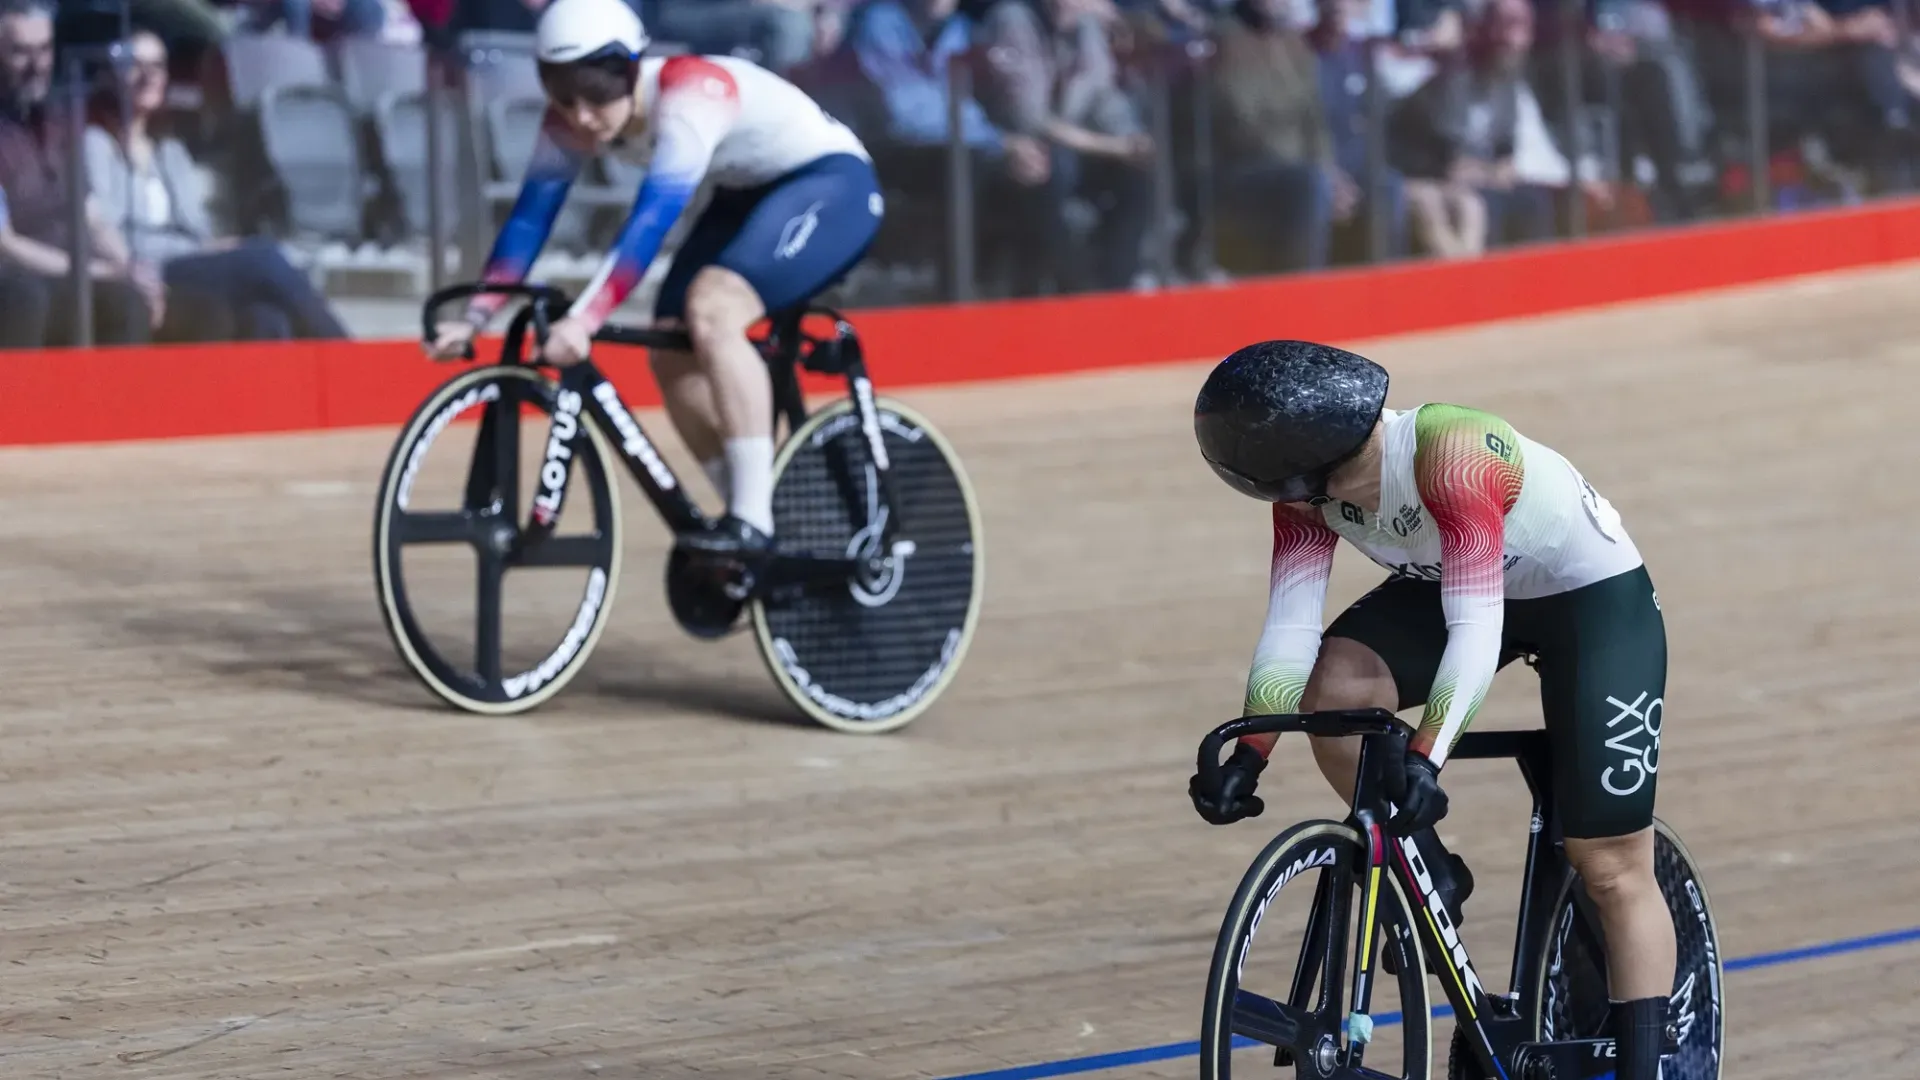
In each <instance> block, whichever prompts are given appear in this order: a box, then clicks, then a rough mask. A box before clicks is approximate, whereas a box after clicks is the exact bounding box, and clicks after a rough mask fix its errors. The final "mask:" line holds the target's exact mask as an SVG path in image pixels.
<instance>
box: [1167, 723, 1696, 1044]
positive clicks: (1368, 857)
mask: <svg viewBox="0 0 1920 1080" xmlns="http://www.w3.org/2000/svg"><path fill="white" fill-rule="evenodd" d="M1289 731H1299V732H1305V733H1307V734H1310V735H1321V736H1343V735H1358V736H1361V737H1362V744H1361V745H1362V749H1361V755H1360V768H1359V776H1358V783H1357V785H1356V788H1355V792H1354V800H1353V807H1352V813H1351V815H1350V816H1349V817H1348V818H1347V819H1346V820H1345V821H1343V822H1336V821H1306V822H1302V823H1300V824H1298V825H1295V826H1293V827H1292V828H1290V829H1287V830H1286V831H1284V832H1282V833H1281V834H1280V835H1279V836H1277V837H1275V838H1274V840H1273V841H1272V842H1271V843H1269V844H1268V845H1267V846H1266V848H1265V850H1263V851H1261V853H1260V855H1259V856H1258V857H1257V858H1256V859H1255V860H1254V862H1253V865H1252V866H1251V867H1250V868H1249V869H1248V870H1247V873H1246V876H1245V877H1244V878H1242V879H1241V882H1240V888H1239V890H1238V891H1237V892H1235V893H1234V896H1233V902H1232V903H1231V904H1230V905H1229V906H1228V909H1227V914H1226V918H1225V919H1224V920H1223V921H1222V923H1221V926H1220V936H1219V938H1218V940H1217V942H1216V944H1215V946H1214V953H1213V966H1212V968H1211V970H1210V972H1209V973H1208V977H1207V996H1206V1003H1205V1007H1204V1010H1203V1018H1202V1023H1201V1028H1200V1076H1201V1080H1227V1078H1229V1077H1231V1076H1233V1075H1234V1074H1235V1072H1236V1070H1238V1071H1239V1072H1240V1073H1241V1074H1242V1075H1246V1074H1248V1073H1249V1072H1252V1071H1253V1070H1254V1068H1256V1067H1258V1066H1262V1065H1265V1064H1267V1063H1268V1062H1271V1064H1272V1065H1274V1066H1285V1065H1289V1064H1290V1065H1292V1066H1293V1068H1294V1075H1295V1076H1299V1077H1315V1078H1321V1080H1331V1078H1339V1080H1427V1078H1428V1076H1429V1075H1430V1072H1429V1070H1430V1069H1431V1067H1432V1056H1433V1021H1434V1015H1433V1012H1432V1010H1431V1008H1430V1002H1429V1001H1428V997H1427V975H1426V974H1425V973H1426V972H1428V971H1431V972H1433V973H1434V974H1436V975H1437V976H1438V978H1439V980H1440V985H1441V987H1442V989H1443V990H1444V991H1445V993H1446V998H1447V1002H1448V1003H1449V1004H1450V1005H1451V1006H1452V1010H1453V1016H1454V1023H1455V1027H1454V1034H1453V1044H1452V1047H1451V1049H1450V1051H1449V1053H1448V1061H1447V1076H1448V1077H1449V1080H1602V1078H1606V1077H1611V1076H1612V1075H1613V1071H1614V1069H1613V1065H1614V1060H1613V1055H1614V1042H1613V1038H1612V1037H1611V1035H1610V1034H1608V1014H1609V1007H1608V1003H1607V965H1606V946H1605V939H1604V936H1603V934H1602V932H1601V924H1600V919H1599V915H1598V913H1597V912H1596V911H1595V909H1594V907H1593V902H1592V901H1591V900H1590V899H1589V898H1588V896H1587V893H1586V890H1585V888H1584V887H1583V886H1582V885H1581V882H1580V875H1579V874H1578V873H1577V872H1576V871H1575V870H1574V869H1573V867H1572V865H1571V864H1570V863H1569V862H1568V861H1567V856H1566V851H1565V847H1564V841H1563V840H1562V839H1561V833H1560V831H1559V824H1558V822H1557V821H1556V815H1555V814H1554V812H1553V809H1552V808H1553V805H1554V800H1553V763H1552V761H1551V757H1550V754H1549V749H1548V742H1547V735H1546V732H1545V731H1542V730H1533V731H1495V732H1470V733H1468V734H1467V735H1465V736H1464V737H1462V738H1461V740H1460V741H1459V743H1458V744H1456V745H1455V747H1454V750H1453V752H1452V753H1451V754H1450V755H1449V756H1448V761H1449V762H1450V763H1451V762H1458V761H1462V760H1467V759H1472V758H1496V759H1504V758H1513V759H1515V760H1517V761H1518V762H1519V765H1520V772H1521V774H1522V775H1523V776H1524V777H1525V778H1526V782H1527V787H1528V789H1529V790H1530V791H1531V792H1532V794H1533V815H1532V823H1531V831H1530V835H1529V837H1528V841H1527V855H1526V868H1525V871H1524V873H1523V875H1522V878H1521V884H1520V889H1521V891H1520V905H1519V925H1518V926H1517V927H1516V929H1515V933H1514V947H1513V966H1512V970H1511V972H1510V974H1509V977H1508V978H1509V981H1508V987H1509V989H1508V992H1507V993H1505V994H1495V993H1493V992H1492V991H1491V990H1490V989H1489V988H1488V987H1487V986H1486V985H1485V984H1484V983H1483V982H1482V975H1481V972H1480V969H1479V968H1478V967H1477V966H1476V965H1475V964H1474V961H1473V957H1472V955H1471V954H1469V952H1468V951H1467V944H1466V941H1465V940H1464V939H1463V938H1462V937H1461V934H1460V930H1459V928H1458V927H1456V926H1454V925H1453V923H1452V921H1451V919H1450V918H1449V916H1448V914H1447V909H1446V906H1445V905H1444V904H1442V903H1441V902H1440V900H1439V898H1438V896H1437V894H1436V893H1435V891H1434V888H1433V883H1432V878H1431V876H1430V875H1429V873H1428V871H1427V868H1426V867H1425V865H1424V864H1423V863H1422V861H1421V858H1420V853H1419V850H1418V849H1417V848H1416V847H1415V846H1414V844H1413V842H1412V841H1411V840H1405V841H1403V840H1399V839H1396V838H1394V837H1392V836H1389V835H1387V834H1386V832H1385V830H1384V828H1383V827H1382V825H1383V823H1384V822H1385V821H1386V820H1387V817H1388V811H1389V809H1390V808H1389V806H1388V802H1387V798H1386V795H1385V794H1384V790H1385V788H1384V784H1383V782H1382V780H1381V777H1380V770H1379V768H1378V767H1377V765H1376V764H1375V763H1376V762H1379V761H1381V760H1382V759H1383V757H1384V758H1387V759H1389V760H1390V759H1391V755H1390V754H1388V753H1387V751H1390V750H1391V749H1392V748H1391V747H1388V746H1385V745H1383V743H1382V740H1388V739H1397V740H1401V741H1402V743H1404V741H1405V740H1406V738H1407V736H1408V729H1407V728H1406V727H1405V726H1404V725H1402V724H1400V723H1399V722H1398V721H1396V720H1395V719H1394V717H1393V714H1391V713H1388V712H1385V711H1382V710H1378V709H1364V710H1340V711H1329V712H1319V713H1303V714H1298V715H1277V716H1249V717H1244V718H1242V719H1239V720H1233V721H1230V722H1228V723H1226V724H1223V725H1221V726H1220V727H1218V728H1215V729H1214V730H1213V732H1212V733H1210V734H1209V735H1208V736H1207V737H1206V739H1205V740H1204V741H1203V742H1202V743H1201V745H1200V758H1199V761H1200V769H1201V771H1202V772H1203V773H1205V772H1207V771H1209V770H1212V771H1213V777H1212V779H1215V780H1217V776H1218V770H1219V769H1220V752H1221V750H1222V748H1223V747H1225V746H1226V744H1227V743H1228V742H1229V741H1231V740H1233V739H1236V738H1239V737H1241V736H1244V735H1254V734H1262V733H1268V732H1275V733H1278V732H1289ZM1216 786H1217V785H1216ZM1654 834H1655V835H1654V872H1655V875H1656V877H1657V878H1658V880H1659V882H1660V889H1661V892H1662V893H1663V894H1664V895H1665V896H1666V900H1667V907H1668V909H1669V911H1670V912H1671V913H1672V915H1673V925H1674V931H1675V935H1676V937H1677V939H1678V944H1679V963H1678V967H1677V970H1676V974H1675V977H1674V988H1673V995H1672V998H1671V1005H1670V1007H1669V1012H1668V1020H1669V1030H1668V1036H1669V1038H1668V1046H1667V1054H1666V1056H1665V1058H1664V1060H1663V1061H1662V1066H1661V1067H1662V1076H1663V1077H1664V1080H1719V1077H1720V1061H1721V1040H1722V1037H1723V1035H1724V1031H1725V1017H1724V1014H1723V1010H1722V1003H1721V995H1720V987H1721V974H1722V971H1721V962H1720V940H1719V933H1718V930H1717V928H1716V926H1715V924H1714V919H1713V909H1712V907H1711V906H1710V905H1709V904H1708V902H1707V893H1706V888H1705V886H1704V885H1703V884H1702V883H1701V876H1700V868H1699V866H1698V865H1696V864H1695V863H1694V861H1693V857H1692V856H1691V855H1689V854H1688V852H1687V849H1686V847H1685V846H1684V845H1683V844H1681V842H1680V838H1679V837H1678V836H1676V835H1675V834H1674V832H1673V830H1672V829H1671V828H1669V827H1668V826H1667V825H1666V823H1665V822H1662V821H1659V820H1657V819H1656V820H1655V822H1654ZM1309 897H1310V898H1311V899H1309ZM1294 934H1298V935H1299V942H1298V946H1297V949H1289V948H1286V945H1287V944H1288V943H1289V941H1288V939H1289V938H1290V937H1291V936H1292V935H1294ZM1256 936H1258V938H1259V939H1260V940H1262V941H1263V942H1264V944H1262V945H1259V946H1256V945H1255V940H1256ZM1287 959H1292V960H1293V967H1292V970H1291V973H1290V974H1282V973H1283V972H1284V971H1285V969H1284V967H1279V968H1278V970H1276V967H1277V965H1276V964H1275V961H1280V962H1281V963H1282V964H1284V961H1286V960H1287ZM1349 963H1351V968H1349ZM1387 968H1391V969H1392V970H1393V972H1395V974H1387V972H1386V969H1387ZM1376 979H1379V980H1380V982H1379V984H1378V985H1377V986H1376ZM1377 990H1384V991H1386V992H1387V993H1388V994H1389V995H1391V996H1390V997H1389V998H1388V999H1387V1001H1386V1002H1385V1005H1386V1006H1387V1007H1386V1008H1385V1009H1381V1008H1380V1007H1379V1005H1378V1004H1377V1003H1376V997H1375V994H1376V991H1377ZM1236 1051H1237V1052H1238V1053H1236ZM1262 1058H1265V1059H1266V1060H1265V1061H1263V1060H1261V1059H1262ZM1260 1071H1261V1072H1264V1071H1265V1070H1264V1069H1261V1070H1260Z"/></svg>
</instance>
